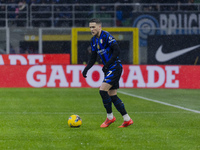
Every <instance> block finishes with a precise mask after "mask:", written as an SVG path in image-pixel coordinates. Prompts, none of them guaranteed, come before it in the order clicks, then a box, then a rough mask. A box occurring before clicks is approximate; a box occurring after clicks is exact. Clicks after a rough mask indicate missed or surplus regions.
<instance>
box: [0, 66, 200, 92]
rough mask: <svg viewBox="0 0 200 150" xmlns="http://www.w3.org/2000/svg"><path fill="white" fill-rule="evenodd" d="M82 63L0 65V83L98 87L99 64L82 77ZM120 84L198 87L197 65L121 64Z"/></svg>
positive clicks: (127, 85)
mask: <svg viewBox="0 0 200 150" xmlns="http://www.w3.org/2000/svg"><path fill="white" fill-rule="evenodd" d="M84 67H85V66H84V65H0V74H1V78H0V87H37V88H43V87H67V88H68V87H94V88H98V87H100V85H101V83H102V81H103V78H104V74H103V72H102V66H100V65H94V66H93V67H92V68H91V69H90V70H89V71H88V74H87V78H86V79H85V78H83V77H82V74H81V72H82V70H83V69H84ZM123 69H124V70H123V74H122V77H121V79H120V87H121V88H183V89H185V88H187V89H189V88H191V89H199V88H200V80H199V76H200V66H180V65H123Z"/></svg>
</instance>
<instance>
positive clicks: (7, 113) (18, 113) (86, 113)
mask: <svg viewBox="0 0 200 150" xmlns="http://www.w3.org/2000/svg"><path fill="white" fill-rule="evenodd" d="M128 113H129V114H177V113H179V114H180V112H171V111H170V112H155V111H154V112H128ZM188 113H192V112H181V114H188ZM70 114H79V115H102V114H105V112H91V113H89V112H76V113H74V112H71V113H70V112H0V115H70Z"/></svg>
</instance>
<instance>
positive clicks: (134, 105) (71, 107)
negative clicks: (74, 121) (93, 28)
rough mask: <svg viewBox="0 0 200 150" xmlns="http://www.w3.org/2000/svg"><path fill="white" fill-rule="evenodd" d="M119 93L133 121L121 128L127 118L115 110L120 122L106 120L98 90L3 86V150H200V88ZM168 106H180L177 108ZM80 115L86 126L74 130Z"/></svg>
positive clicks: (0, 128) (0, 112) (0, 140)
mask: <svg viewBox="0 0 200 150" xmlns="http://www.w3.org/2000/svg"><path fill="white" fill-rule="evenodd" d="M119 91H121V92H125V93H129V94H132V95H138V96H142V97H145V98H148V99H152V100H157V101H160V102H164V103H163V104H161V103H156V102H153V101H149V100H147V99H143V98H139V97H133V96H130V95H127V94H122V93H118V96H119V97H120V98H121V99H122V100H123V102H124V104H125V107H126V110H127V112H128V113H129V115H130V116H131V118H132V119H133V121H134V124H133V125H131V126H129V127H127V128H118V126H119V125H121V124H122V122H123V119H122V117H121V115H120V114H119V113H118V112H117V111H116V109H115V108H114V106H113V113H114V115H115V117H116V119H117V120H116V122H115V123H113V124H111V125H110V126H109V127H108V128H104V129H102V128H100V125H101V123H102V122H103V121H104V120H105V119H106V113H105V109H104V107H103V104H102V101H101V98H100V95H99V92H98V89H92V88H40V89H38V88H1V89H0V93H1V94H0V95H1V96H0V121H1V122H0V150H122V149H123V150H199V149H200V113H198V112H193V111H188V110H184V109H182V108H188V109H190V110H197V111H200V92H199V90H186V89H185V90H184V89H120V90H119ZM165 103H168V104H171V105H173V106H174V105H175V106H180V107H181V108H176V107H173V106H168V105H165ZM72 114H78V115H79V116H80V117H81V118H82V120H83V124H82V126H81V127H80V128H69V127H68V125H67V119H68V117H69V116H70V115H72Z"/></svg>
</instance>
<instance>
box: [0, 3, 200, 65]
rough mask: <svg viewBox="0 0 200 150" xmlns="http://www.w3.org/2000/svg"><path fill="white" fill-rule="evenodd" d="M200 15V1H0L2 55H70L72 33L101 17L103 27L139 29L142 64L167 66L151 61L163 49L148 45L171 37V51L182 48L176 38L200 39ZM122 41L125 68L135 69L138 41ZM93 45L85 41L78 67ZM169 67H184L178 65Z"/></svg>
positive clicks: (80, 45) (123, 39) (120, 38)
mask: <svg viewBox="0 0 200 150" xmlns="http://www.w3.org/2000/svg"><path fill="white" fill-rule="evenodd" d="M199 10H200V5H199V1H198V0H165V1H164V0H100V1H96V0H69V1H65V0H8V1H4V0H1V2H0V31H1V36H0V53H2V54H38V53H40V54H47V53H48V54H49V53H68V54H71V53H72V49H71V35H72V30H71V29H72V28H74V27H88V21H89V19H90V18H93V17H96V18H99V19H101V20H102V22H103V27H116V28H117V27H128V28H132V27H134V28H138V29H139V48H138V51H139V54H138V56H137V57H138V64H163V63H159V62H156V61H150V60H149V58H148V56H151V55H153V54H152V53H151V49H152V48H153V49H157V48H158V47H156V46H155V45H152V44H148V40H155V36H161V35H163V36H166V35H170V36H167V37H168V40H170V41H174V43H172V42H170V43H171V44H169V47H172V46H175V45H178V44H176V43H175V41H177V39H179V37H173V36H172V35H199V29H200V17H199V16H200V13H199ZM116 30H117V29H116ZM124 34H126V33H124ZM60 35H62V36H60ZM127 36H128V35H127ZM41 37H42V38H41ZM117 37H119V38H118V40H119V43H120V47H121V49H122V55H121V57H122V60H124V62H123V64H133V61H134V60H133V58H132V57H130V56H133V55H132V53H133V47H131V46H130V45H131V44H130V42H132V40H133V39H131V38H129V37H126V36H124V35H123V34H122V35H119V34H118V35H117ZM171 38H172V39H171ZM82 39H85V37H84V36H83V37H82ZM88 39H89V38H87V39H86V40H85V41H84V40H81V39H80V42H79V44H78V56H77V57H78V61H77V63H78V64H83V63H86V62H87V59H88V57H87V56H88V53H89V43H88V42H87V40H88ZM187 39H188V38H187ZM156 41H157V40H156ZM151 43H152V42H151ZM184 43H186V42H184ZM187 43H189V42H187ZM179 44H180V43H179ZM181 45H182V44H181ZM178 47H180V46H178ZM80 49H81V50H80ZM148 49H150V50H148ZM127 54H128V56H129V57H128V56H127ZM194 55H195V56H194ZM197 56H198V54H197V53H192V54H191V57H192V58H191V59H188V60H187V62H184V63H185V64H189V65H190V64H194V63H195V60H196V59H197ZM133 57H134V56H133ZM127 58H128V59H127ZM99 63H100V62H99ZM198 63H199V61H197V60H196V64H198ZM164 64H183V63H180V59H177V60H176V61H175V62H165V63H164Z"/></svg>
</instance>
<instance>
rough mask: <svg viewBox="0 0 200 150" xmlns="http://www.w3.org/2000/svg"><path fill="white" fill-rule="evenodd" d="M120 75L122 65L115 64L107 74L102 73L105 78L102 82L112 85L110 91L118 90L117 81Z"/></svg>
mask: <svg viewBox="0 0 200 150" xmlns="http://www.w3.org/2000/svg"><path fill="white" fill-rule="evenodd" d="M121 74H122V65H121V64H120V63H116V64H115V65H113V66H112V67H111V68H110V69H109V71H108V72H106V73H104V75H105V77H104V80H103V82H105V83H108V84H110V85H112V87H111V88H110V89H118V88H119V79H120V77H121Z"/></svg>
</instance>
